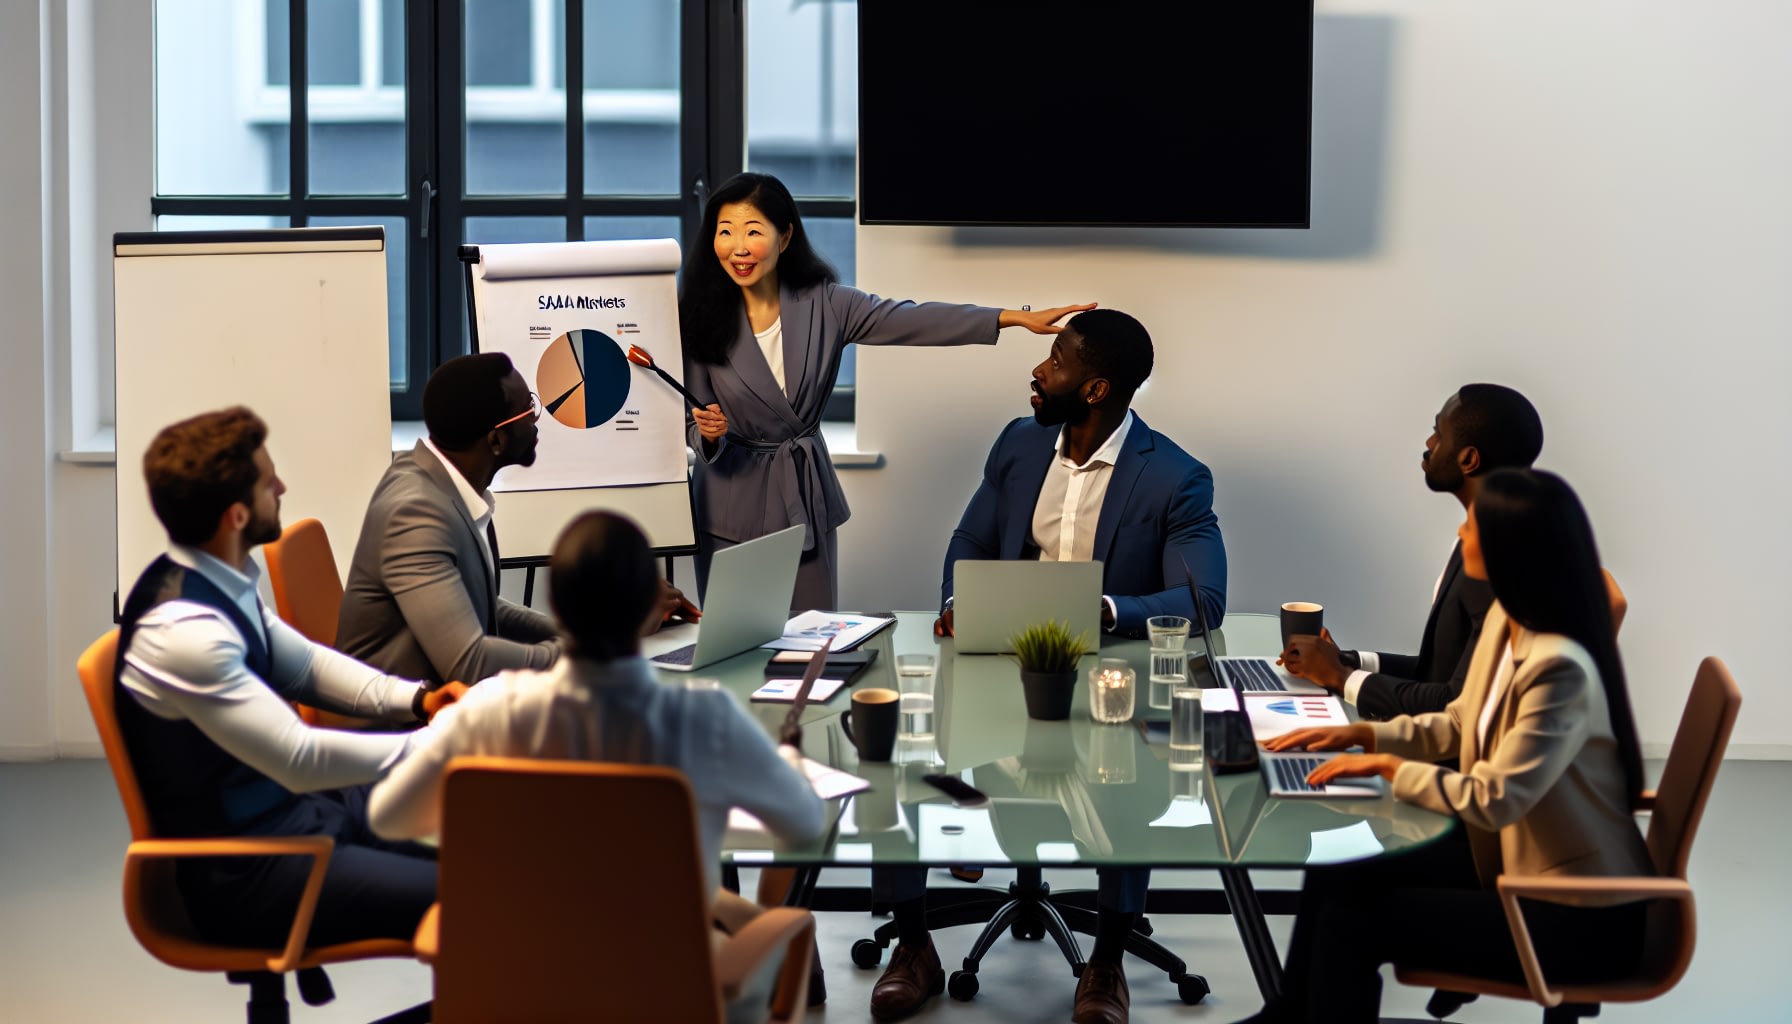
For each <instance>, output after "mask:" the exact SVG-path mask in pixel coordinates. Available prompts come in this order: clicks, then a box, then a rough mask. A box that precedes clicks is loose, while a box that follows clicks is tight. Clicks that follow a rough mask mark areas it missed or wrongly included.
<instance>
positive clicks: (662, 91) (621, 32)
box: [562, 0, 679, 195]
mask: <svg viewBox="0 0 1792 1024" xmlns="http://www.w3.org/2000/svg"><path fill="white" fill-rule="evenodd" d="M583 3H584V5H585V6H584V11H585V32H584V37H585V38H584V43H585V57H584V59H585V192H586V193H587V194H590V195H677V194H678V193H679V187H678V117H679V97H678V58H679V55H678V17H679V5H678V4H675V3H668V2H666V0H583ZM562 77H564V76H562Z"/></svg>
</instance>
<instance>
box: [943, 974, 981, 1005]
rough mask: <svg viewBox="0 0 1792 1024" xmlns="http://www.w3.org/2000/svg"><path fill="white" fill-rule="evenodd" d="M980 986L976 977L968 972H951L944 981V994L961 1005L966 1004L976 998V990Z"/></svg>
mask: <svg viewBox="0 0 1792 1024" xmlns="http://www.w3.org/2000/svg"><path fill="white" fill-rule="evenodd" d="M981 987H982V985H981V983H979V982H978V981H977V976H976V975H975V974H972V973H971V972H970V971H953V972H952V976H951V977H950V978H948V979H946V992H947V994H949V995H951V997H952V998H954V999H956V1000H958V1001H959V1002H961V1003H968V1002H970V1001H971V1000H972V999H974V998H976V996H977V989H979V988H981Z"/></svg>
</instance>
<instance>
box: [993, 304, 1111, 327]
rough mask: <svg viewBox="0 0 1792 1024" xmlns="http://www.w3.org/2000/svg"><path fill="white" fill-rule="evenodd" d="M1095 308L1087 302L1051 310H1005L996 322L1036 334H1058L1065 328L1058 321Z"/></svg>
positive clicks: (1056, 307)
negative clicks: (1023, 328) (1022, 328)
mask: <svg viewBox="0 0 1792 1024" xmlns="http://www.w3.org/2000/svg"><path fill="white" fill-rule="evenodd" d="M1094 308H1095V303H1093V302H1085V303H1083V304H1082V305H1080V306H1054V307H1053V308H1051V309H1004V310H1002V315H1001V317H1000V318H999V319H998V320H997V321H996V322H997V323H998V324H1000V325H1001V326H1003V327H1025V328H1026V329H1027V330H1029V331H1032V332H1033V333H1034V334H1057V333H1058V332H1059V331H1062V330H1063V329H1064V328H1062V327H1060V326H1058V321H1059V320H1062V319H1064V318H1065V317H1067V316H1069V315H1070V314H1072V313H1081V312H1083V311H1084V310H1090V309H1094Z"/></svg>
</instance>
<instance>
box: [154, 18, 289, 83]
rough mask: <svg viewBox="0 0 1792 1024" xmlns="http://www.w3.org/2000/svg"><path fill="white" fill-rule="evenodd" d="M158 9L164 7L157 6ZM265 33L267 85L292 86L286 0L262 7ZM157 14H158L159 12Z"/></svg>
mask: <svg viewBox="0 0 1792 1024" xmlns="http://www.w3.org/2000/svg"><path fill="white" fill-rule="evenodd" d="M156 6H157V7H158V8H159V7H162V6H164V5H163V4H157V5H156ZM262 7H263V11H264V15H263V17H264V22H265V24H266V25H267V29H266V31H264V32H263V33H262V40H263V44H264V45H263V47H262V49H263V51H264V53H263V57H262V59H263V60H264V61H265V62H266V64H267V76H266V77H267V83H268V84H269V85H291V84H292V5H291V4H290V3H288V2H287V0H267V2H266V3H265V4H263V5H262ZM157 13H160V12H159V11H158V12H157Z"/></svg>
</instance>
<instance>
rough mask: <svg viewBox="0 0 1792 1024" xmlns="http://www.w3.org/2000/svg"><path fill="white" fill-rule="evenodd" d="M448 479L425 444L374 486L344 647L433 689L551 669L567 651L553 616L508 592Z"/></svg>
mask: <svg viewBox="0 0 1792 1024" xmlns="http://www.w3.org/2000/svg"><path fill="white" fill-rule="evenodd" d="M448 474H449V471H448V469H447V467H445V466H443V465H442V463H441V460H439V459H437V458H436V456H435V454H434V453H432V452H431V451H430V450H429V448H428V446H426V445H425V444H424V443H423V442H421V441H419V442H417V447H416V448H414V449H412V450H411V451H409V452H405V453H404V454H402V455H399V456H397V457H396V458H394V459H393V460H392V465H391V467H390V468H388V469H387V470H386V474H385V476H383V477H381V478H380V482H379V486H377V487H375V488H374V489H373V500H372V501H371V502H369V504H368V506H367V518H366V519H365V520H364V521H363V522H362V524H361V540H360V542H359V543H358V544H356V545H355V558H354V561H353V562H352V563H350V565H349V570H348V584H347V586H346V587H345V589H344V593H343V595H342V611H341V613H340V614H339V616H338V619H337V626H336V647H337V649H338V650H340V651H342V653H344V654H347V655H349V656H350V657H354V658H358V659H360V660H361V661H364V662H366V663H367V664H369V665H372V666H374V667H375V668H379V669H382V670H384V671H386V672H390V673H392V674H393V675H399V676H405V677H407V678H410V679H427V680H430V681H431V682H433V683H441V682H444V681H447V680H450V679H455V680H460V681H461V682H466V683H474V682H478V681H479V680H481V679H484V678H486V677H488V676H492V675H496V674H497V673H498V672H500V671H502V670H504V669H507V668H546V667H547V666H549V665H551V664H553V662H554V659H555V658H557V657H559V655H560V641H559V640H558V639H557V631H556V630H555V628H554V622H553V620H552V619H550V618H548V617H547V616H546V615H543V614H541V613H540V612H537V611H533V610H531V609H529V608H525V607H523V606H522V605H518V604H513V603H511V602H509V601H506V600H503V599H502V598H500V597H499V596H498V580H497V577H496V574H495V573H493V572H491V571H490V570H488V569H487V568H486V563H485V555H484V553H483V552H482V551H480V548H479V539H478V535H477V534H475V533H474V532H473V517H472V515H471V513H469V512H468V511H467V506H466V504H465V503H464V502H462V501H461V499H460V495H459V494H458V493H456V491H455V487H454V481H453V478H452V477H450V476H449V475H448ZM492 554H493V557H496V556H497V551H496V550H495V549H494V550H493V552H492Z"/></svg>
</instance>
